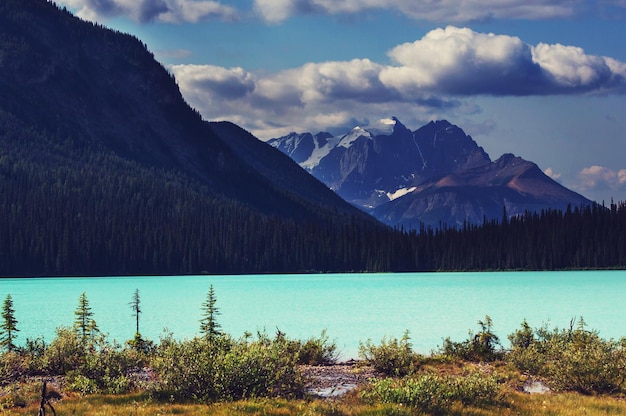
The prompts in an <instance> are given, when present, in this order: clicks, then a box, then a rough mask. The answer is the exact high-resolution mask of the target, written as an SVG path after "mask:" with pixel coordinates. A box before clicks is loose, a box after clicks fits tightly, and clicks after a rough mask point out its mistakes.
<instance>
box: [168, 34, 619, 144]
mask: <svg viewBox="0 0 626 416" xmlns="http://www.w3.org/2000/svg"><path fill="white" fill-rule="evenodd" d="M389 56H390V58H391V60H392V64H391V65H386V64H379V63H376V62H373V61H371V60H369V59H353V60H349V61H332V62H321V63H308V64H305V65H302V66H300V67H297V68H291V69H286V70H282V71H278V72H275V73H258V74H254V73H250V72H247V71H245V70H244V69H242V68H221V67H216V66H210V65H203V66H198V65H178V66H173V67H172V71H173V72H174V74H175V76H176V78H177V79H178V81H179V84H180V86H181V90H182V92H183V94H184V95H185V97H187V99H188V100H189V101H190V103H191V104H192V105H193V106H195V107H196V108H198V109H199V110H200V111H201V112H202V113H203V114H204V115H205V117H207V118H209V119H217V118H219V119H230V120H233V121H236V119H237V117H242V118H243V119H245V123H244V125H245V126H247V127H248V128H250V129H251V130H253V131H254V132H255V133H256V134H258V135H259V136H261V137H268V136H267V134H266V133H265V132H264V129H269V130H272V131H275V130H277V129H279V128H280V126H279V122H277V121H276V120H283V122H284V123H285V126H284V127H285V128H288V129H291V130H295V129H296V127H297V126H299V125H304V124H307V123H318V122H319V121H320V120H329V122H330V120H332V122H333V123H335V124H334V125H336V126H339V125H342V123H349V122H352V121H353V119H352V117H355V116H356V117H370V118H372V119H374V118H376V117H380V116H381V115H398V117H400V115H399V114H396V113H397V109H398V108H402V109H404V110H405V111H406V112H407V113H412V114H415V113H418V112H419V113H421V114H422V117H427V115H431V116H432V115H434V116H437V115H438V114H441V113H447V114H451V113H453V114H456V115H463V114H471V113H476V112H477V111H479V109H476V107H475V105H472V103H471V99H470V98H471V97H472V96H479V95H490V96H516V95H549V94H593V93H607V92H612V93H624V92H626V64H624V63H622V62H619V61H617V60H614V59H611V58H607V57H601V56H595V55H589V54H586V53H585V52H584V51H583V50H582V49H580V48H576V47H571V46H563V45H559V44H556V45H547V44H539V45H537V46H532V45H529V44H526V43H524V42H523V41H522V40H521V39H519V38H517V37H512V36H504V35H495V34H485V33H477V32H474V31H472V30H470V29H466V28H457V27H447V28H445V29H435V30H433V31H431V32H429V33H427V34H426V35H425V36H424V37H422V38H421V39H419V40H417V41H415V42H412V43H406V44H402V45H399V46H397V47H395V48H393V49H391V50H390V51H389ZM386 108H389V111H388V112H386V111H387V110H386ZM394 109H396V110H394ZM374 110H375V111H376V113H374ZM409 115H410V114H409ZM412 117H415V116H414V115H413V116H412ZM400 118H401V117H400ZM401 119H402V118H401ZM255 120H256V121H255ZM261 120H274V121H272V122H267V121H261ZM305 120H306V121H305ZM407 122H408V120H407ZM251 123H256V127H253V126H251ZM304 127H305V128H306V129H307V130H315V129H316V128H326V127H328V125H319V124H316V125H305V126H304Z"/></svg>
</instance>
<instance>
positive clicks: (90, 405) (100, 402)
mask: <svg viewBox="0 0 626 416" xmlns="http://www.w3.org/2000/svg"><path fill="white" fill-rule="evenodd" d="M24 388H26V389H29V391H30V393H28V399H29V400H31V402H30V404H29V405H28V406H26V407H16V408H11V409H4V410H0V415H34V414H37V410H38V407H39V403H38V400H37V397H36V394H35V388H34V387H27V386H25V387H24ZM54 407H55V409H56V411H57V414H58V415H73V416H158V415H163V416H166V415H186V416H200V415H215V416H231V415H232V416H252V415H265V416H290V415H299V416H318V415H319V416H391V415H393V416H403V415H412V414H414V412H412V411H411V409H408V408H406V407H403V406H397V405H368V404H365V403H363V402H362V401H361V400H360V399H359V397H358V394H349V395H347V396H345V397H344V398H343V399H341V400H338V401H334V402H331V401H322V400H310V401H306V400H289V401H287V400H282V399H257V400H246V401H238V402H232V403H214V404H173V403H164V402H157V401H155V400H153V399H152V398H150V396H149V395H147V394H145V393H133V394H126V395H119V396H111V395H91V396H80V395H69V396H66V397H65V398H64V399H63V400H62V401H60V402H56V403H54ZM49 414H51V412H49ZM452 414H453V415H470V416H495V415H504V416H506V415H519V416H526V415H528V416H532V415H559V416H575V415H586V416H596V415H597V416H599V415H623V414H626V400H623V399H621V398H615V397H608V396H583V395H580V394H574V393H562V394H547V395H529V394H524V393H520V392H516V391H508V392H507V393H506V395H505V398H504V400H503V402H502V403H501V404H499V405H497V406H492V407H487V408H473V407H462V406H460V405H457V406H456V407H454V408H453V409H452Z"/></svg>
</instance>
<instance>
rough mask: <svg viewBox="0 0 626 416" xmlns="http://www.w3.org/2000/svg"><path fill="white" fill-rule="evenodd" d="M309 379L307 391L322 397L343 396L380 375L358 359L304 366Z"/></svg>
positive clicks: (306, 376) (303, 368)
mask: <svg viewBox="0 0 626 416" xmlns="http://www.w3.org/2000/svg"><path fill="white" fill-rule="evenodd" d="M302 373H303V375H304V376H305V378H306V379H307V380H308V382H307V385H306V392H307V393H308V394H311V395H313V396H317V397H321V398H337V397H341V396H343V395H344V394H346V393H348V392H349V391H352V390H355V389H356V388H358V387H360V386H362V385H364V384H366V383H368V382H369V380H371V379H372V378H376V377H379V375H378V374H377V373H376V372H375V371H374V369H373V368H372V367H370V366H366V365H363V363H359V362H357V361H350V362H345V363H337V364H332V365H324V366H303V367H302Z"/></svg>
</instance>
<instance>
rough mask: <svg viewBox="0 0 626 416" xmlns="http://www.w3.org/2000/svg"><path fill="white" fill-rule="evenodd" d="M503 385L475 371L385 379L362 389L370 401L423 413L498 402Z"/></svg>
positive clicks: (492, 377)
mask: <svg viewBox="0 0 626 416" xmlns="http://www.w3.org/2000/svg"><path fill="white" fill-rule="evenodd" d="M500 391H501V387H500V386H499V384H498V382H497V380H496V378H495V376H493V375H491V376H486V375H483V374H480V373H472V374H470V375H468V376H461V377H453V376H439V375H435V374H423V375H420V376H418V377H415V378H404V379H391V378H388V379H384V380H378V381H374V382H373V383H372V384H371V385H370V387H369V388H367V389H366V390H364V391H363V393H362V397H363V398H364V399H365V400H366V401H369V402H381V403H395V404H401V405H404V406H409V407H412V408H415V409H417V410H419V411H421V412H425V413H433V414H442V413H449V411H450V408H451V407H452V405H453V404H454V403H455V402H459V403H462V404H463V405H465V406H469V405H473V406H481V405H485V404H491V403H495V402H496V401H497V400H498V398H499V397H500Z"/></svg>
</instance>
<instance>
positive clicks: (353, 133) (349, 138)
mask: <svg viewBox="0 0 626 416" xmlns="http://www.w3.org/2000/svg"><path fill="white" fill-rule="evenodd" d="M361 137H365V138H367V139H371V138H372V133H370V132H369V131H367V130H365V129H364V128H363V127H361V126H356V127H355V128H353V129H352V130H350V133H348V134H346V135H345V136H342V137H341V140H340V141H339V143H338V144H337V147H345V148H346V149H347V148H349V147H350V146H352V143H354V142H355V141H356V140H357V139H359V138H361Z"/></svg>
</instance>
